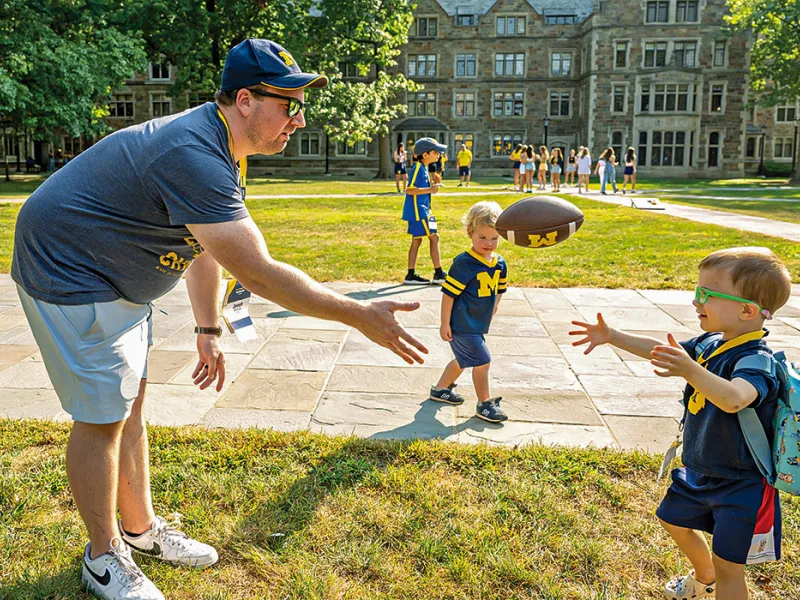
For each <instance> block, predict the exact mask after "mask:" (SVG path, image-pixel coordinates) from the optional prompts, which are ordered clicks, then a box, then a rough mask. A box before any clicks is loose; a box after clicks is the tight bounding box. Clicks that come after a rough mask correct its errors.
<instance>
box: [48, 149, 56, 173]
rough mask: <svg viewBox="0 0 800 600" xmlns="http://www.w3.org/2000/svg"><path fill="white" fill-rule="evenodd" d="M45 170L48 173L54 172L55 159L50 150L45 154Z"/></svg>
mask: <svg viewBox="0 0 800 600" xmlns="http://www.w3.org/2000/svg"><path fill="white" fill-rule="evenodd" d="M47 170H48V172H50V173H55V172H56V157H55V155H54V154H53V151H52V150H50V152H48V153H47Z"/></svg>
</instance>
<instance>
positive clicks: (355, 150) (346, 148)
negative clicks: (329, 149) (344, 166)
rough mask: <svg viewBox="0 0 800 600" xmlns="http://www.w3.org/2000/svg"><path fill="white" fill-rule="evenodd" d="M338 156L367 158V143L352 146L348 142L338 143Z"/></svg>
mask: <svg viewBox="0 0 800 600" xmlns="http://www.w3.org/2000/svg"><path fill="white" fill-rule="evenodd" d="M336 154H337V155H339V156H366V155H367V142H355V143H354V144H353V145H352V146H351V145H349V144H348V143H347V142H338V143H337V144H336Z"/></svg>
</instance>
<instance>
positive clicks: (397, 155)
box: [394, 143, 408, 194]
mask: <svg viewBox="0 0 800 600" xmlns="http://www.w3.org/2000/svg"><path fill="white" fill-rule="evenodd" d="M407 158H408V157H407V156H406V150H405V146H403V144H402V143H400V144H398V145H397V150H395V151H394V184H395V185H396V186H397V191H398V193H400V194H405V193H406V186H407V185H408V170H407V169H406V159H407ZM401 181H402V182H403V190H402V191H400V182H401Z"/></svg>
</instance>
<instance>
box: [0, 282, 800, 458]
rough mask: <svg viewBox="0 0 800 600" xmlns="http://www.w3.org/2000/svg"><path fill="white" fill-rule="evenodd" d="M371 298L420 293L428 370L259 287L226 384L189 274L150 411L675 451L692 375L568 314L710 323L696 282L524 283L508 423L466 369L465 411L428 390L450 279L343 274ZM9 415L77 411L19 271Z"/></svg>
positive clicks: (353, 290) (796, 342) (501, 342)
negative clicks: (251, 331)
mask: <svg viewBox="0 0 800 600" xmlns="http://www.w3.org/2000/svg"><path fill="white" fill-rule="evenodd" d="M328 287H330V288H332V289H335V290H337V291H339V292H341V293H346V294H348V295H350V296H351V297H354V298H358V299H362V300H371V299H378V298H386V299H393V300H418V301H420V303H421V307H420V309H419V310H417V311H415V312H412V313H397V314H398V317H399V318H400V320H401V321H402V322H403V324H404V325H405V326H406V327H407V328H408V329H409V331H410V332H411V333H412V334H413V335H415V336H416V337H417V338H418V339H420V340H421V341H422V342H423V343H425V344H426V345H427V347H428V348H429V350H430V354H428V355H427V357H426V361H425V364H424V365H422V366H419V365H417V366H409V365H406V364H405V363H404V362H403V361H402V360H400V359H399V358H398V357H396V356H395V355H394V354H392V353H391V352H390V351H388V350H385V349H383V348H380V347H378V346H375V345H374V344H372V343H371V342H369V341H368V340H367V339H366V338H365V337H364V336H363V335H362V334H361V333H359V332H358V331H355V330H353V329H350V328H348V327H346V326H344V325H341V324H339V323H334V322H330V321H321V320H318V319H313V318H309V317H302V316H297V315H294V313H290V312H287V311H285V310H283V309H282V308H281V307H279V306H277V305H274V304H271V303H269V302H266V301H264V300H262V299H260V298H255V299H254V302H253V303H252V304H251V314H252V316H253V317H254V321H255V324H256V328H257V329H258V331H259V334H260V337H259V339H258V340H256V341H253V342H249V343H245V344H242V343H239V342H237V341H236V340H235V338H233V336H229V335H226V336H225V337H224V338H223V343H224V350H225V352H226V363H227V365H228V381H227V382H226V384H225V387H224V388H223V390H222V392H221V393H217V392H214V391H212V390H210V389H208V390H205V391H202V392H201V391H199V390H197V389H196V388H195V387H194V386H193V385H192V382H191V378H190V375H191V372H192V370H193V368H194V365H195V363H196V351H195V346H194V345H195V335H194V333H193V328H194V319H193V317H192V314H191V308H190V306H189V299H188V296H187V294H186V290H185V285H184V284H183V282H181V285H180V286H179V287H178V288H176V289H175V290H173V291H172V292H171V293H170V294H168V295H167V296H166V297H164V298H163V299H162V300H160V301H159V302H158V306H159V308H162V309H164V310H165V311H167V312H168V313H169V314H168V315H164V314H162V313H161V312H159V311H155V313H154V323H155V325H154V337H155V340H154V343H155V345H154V347H153V351H152V353H151V356H150V363H149V380H148V388H147V394H148V395H147V405H146V407H147V409H146V412H147V416H148V419H149V421H150V422H151V423H155V424H163V425H191V424H198V425H201V426H207V427H264V428H275V429H278V430H282V431H290V430H296V429H307V428H309V429H311V430H312V431H315V432H323V433H327V434H355V435H359V436H363V437H371V438H402V439H405V438H442V439H448V440H455V441H459V442H488V443H494V444H503V445H509V446H513V445H517V444H525V443H528V442H532V441H539V440H541V441H543V442H545V443H558V444H569V445H578V446H583V445H589V444H594V445H596V446H612V447H622V448H633V447H641V448H646V449H648V450H655V451H660V450H663V449H664V448H665V447H666V446H667V445H668V444H669V443H670V442H671V441H672V439H673V438H674V435H675V432H676V429H677V419H679V418H680V416H681V407H680V405H679V399H680V397H681V390H682V387H683V385H682V382H681V380H679V379H661V378H659V377H656V376H655V375H654V374H653V370H652V367H651V366H650V365H649V363H647V362H646V361H644V360H642V359H640V358H638V357H635V356H633V355H630V354H627V353H625V352H623V351H619V350H614V349H612V348H610V347H601V348H598V349H596V350H595V351H594V352H592V354H591V355H589V356H584V355H583V353H582V350H578V349H575V348H573V347H572V346H571V345H570V342H571V339H570V337H569V335H568V334H567V332H568V331H569V330H570V329H571V328H572V326H571V325H570V324H569V322H570V320H572V319H585V320H590V319H594V317H595V315H596V313H597V312H598V311H602V312H603V314H604V316H605V317H606V319H607V320H608V322H609V323H610V324H612V325H620V324H622V323H624V324H625V327H626V328H627V329H630V330H637V331H642V332H648V333H650V334H652V335H656V336H659V337H661V338H665V337H666V333H667V332H670V331H671V332H673V333H675V334H676V335H677V336H678V338H679V339H681V338H688V337H690V336H692V335H695V334H697V333H699V331H700V330H699V329H698V327H697V320H696V318H695V316H694V308H693V307H692V306H691V304H690V303H691V299H692V294H691V293H690V292H684V291H657V290H606V289H582V288H564V289H538V288H512V289H509V290H508V293H507V294H506V295H505V298H504V299H503V302H502V304H501V308H500V312H499V313H498V315H497V317H496V318H495V320H494V322H493V324H492V330H491V333H490V334H489V335H488V336H487V341H488V344H489V347H490V349H491V351H492V355H493V363H492V369H491V380H492V381H491V385H492V393H493V394H497V395H501V396H503V405H504V407H505V409H506V411H507V412H508V414H509V416H510V420H509V421H508V422H506V423H505V424H503V425H492V424H490V423H486V422H484V421H481V420H479V419H477V418H475V417H473V416H472V415H473V410H474V398H475V393H474V390H473V389H472V385H471V380H470V377H469V375H468V373H465V374H464V375H463V376H462V377H461V379H460V381H459V391H460V392H462V393H463V394H464V395H465V396H466V397H467V399H468V401H467V403H466V404H464V405H463V406H461V407H452V406H447V405H442V404H439V403H435V402H433V401H430V400H427V392H428V388H429V386H430V385H431V384H432V383H434V382H435V381H436V379H437V378H438V376H439V374H440V371H441V369H442V368H443V367H444V365H445V364H446V363H447V362H448V361H449V360H450V357H451V354H450V349H449V346H448V344H446V343H445V342H443V341H441V339H439V302H440V296H441V292H440V291H439V288H438V287H434V286H428V287H422V288H410V287H405V286H401V285H395V284H354V283H332V284H329V285H328ZM0 312H2V318H0V390H2V393H0V416H6V417H10V418H23V417H35V418H52V419H67V418H68V416H67V415H66V414H65V413H64V412H63V411H62V410H61V406H60V404H59V402H58V399H57V397H56V395H55V392H54V391H53V389H52V386H51V385H50V382H49V379H48V377H47V373H46V371H45V368H44V365H43V363H42V362H41V358H40V356H39V354H38V351H37V347H36V345H35V342H34V340H33V337H32V335H31V333H30V330H29V329H28V326H27V322H26V321H25V317H24V315H23V313H22V309H21V307H20V305H19V301H18V299H17V296H16V289H15V286H14V284H13V282H12V281H11V279H10V277H8V276H7V275H3V276H0ZM770 330H771V335H770V338H769V340H770V342H771V345H772V347H773V348H775V349H782V350H786V351H787V354H788V355H789V356H790V358H792V360H794V361H800V286H795V287H794V295H793V296H792V298H791V300H790V303H789V305H788V306H786V307H785V308H784V309H783V310H781V311H780V312H779V314H778V318H777V319H776V320H775V321H774V322H772V325H771V326H770Z"/></svg>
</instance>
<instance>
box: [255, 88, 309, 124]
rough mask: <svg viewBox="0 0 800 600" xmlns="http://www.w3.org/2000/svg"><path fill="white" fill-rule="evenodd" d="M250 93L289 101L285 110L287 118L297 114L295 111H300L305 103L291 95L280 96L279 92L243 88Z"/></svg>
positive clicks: (304, 107) (304, 106)
mask: <svg viewBox="0 0 800 600" xmlns="http://www.w3.org/2000/svg"><path fill="white" fill-rule="evenodd" d="M245 89H246V90H247V91H248V92H250V93H251V94H255V95H256V96H266V97H267V98H278V99H279V100H285V101H286V102H288V103H289V106H287V107H286V112H287V113H288V114H289V118H290V119H291V118H293V117H296V116H297V113H299V112H302V111H304V110H305V109H306V106H307V104H306V103H305V102H301V101H300V100H298V99H297V98H292V97H291V96H281V95H280V94H272V93H270V92H264V91H262V90H259V89H257V88H245Z"/></svg>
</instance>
